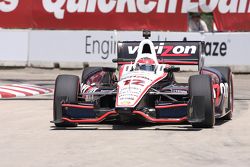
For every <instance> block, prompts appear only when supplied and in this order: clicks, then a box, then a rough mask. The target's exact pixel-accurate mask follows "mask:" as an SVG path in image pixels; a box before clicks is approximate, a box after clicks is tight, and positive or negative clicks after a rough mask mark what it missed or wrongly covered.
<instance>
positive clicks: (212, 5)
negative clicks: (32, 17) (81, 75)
mask: <svg viewBox="0 0 250 167" xmlns="http://www.w3.org/2000/svg"><path fill="white" fill-rule="evenodd" d="M1 1H6V2H12V1H13V2H15V1H18V0H0V4H1ZM197 1H198V0H197ZM42 3H43V6H44V9H45V10H46V11H47V12H49V13H53V14H54V16H55V18H57V19H63V18H64V15H65V12H68V13H94V12H97V11H100V12H102V13H104V14H105V13H110V12H115V13H125V12H128V13H176V12H177V10H178V9H177V4H178V3H181V9H180V11H181V13H187V12H198V11H202V12H213V11H214V10H215V9H216V8H218V11H219V12H220V13H222V14H225V13H250V4H249V2H248V0H230V1H229V0H199V1H198V2H193V0H183V1H178V0H158V1H156V0H42ZM0 9H1V6H0ZM178 11H179V10H178Z"/></svg>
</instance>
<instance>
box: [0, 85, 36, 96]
mask: <svg viewBox="0 0 250 167" xmlns="http://www.w3.org/2000/svg"><path fill="white" fill-rule="evenodd" d="M0 88H6V89H11V90H17V91H21V92H24V93H25V92H27V93H30V94H33V95H39V94H40V93H39V92H37V91H33V90H29V89H25V88H19V87H14V86H0Z"/></svg>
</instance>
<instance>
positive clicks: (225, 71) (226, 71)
mask: <svg viewBox="0 0 250 167" xmlns="http://www.w3.org/2000/svg"><path fill="white" fill-rule="evenodd" d="M212 68H214V69H216V70H218V71H219V72H220V73H221V74H222V75H223V77H224V80H225V82H227V83H228V105H227V106H228V108H226V112H228V113H227V114H226V115H225V116H224V117H222V118H221V119H223V120H231V119H232V117H233V107H234V94H233V74H232V71H231V68H230V67H222V66H221V67H212Z"/></svg>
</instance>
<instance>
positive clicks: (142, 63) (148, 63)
mask: <svg viewBox="0 0 250 167" xmlns="http://www.w3.org/2000/svg"><path fill="white" fill-rule="evenodd" d="M137 68H138V69H139V70H142V71H154V70H155V62H154V60H152V59H150V58H142V59H140V60H138V62H137Z"/></svg>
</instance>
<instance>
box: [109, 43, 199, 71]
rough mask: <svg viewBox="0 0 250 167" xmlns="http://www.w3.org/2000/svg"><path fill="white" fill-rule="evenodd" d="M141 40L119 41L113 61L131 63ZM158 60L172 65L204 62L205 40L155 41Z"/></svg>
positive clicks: (120, 63)
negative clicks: (115, 57)
mask: <svg viewBox="0 0 250 167" xmlns="http://www.w3.org/2000/svg"><path fill="white" fill-rule="evenodd" d="M139 44H140V41H125V42H118V55H117V59H114V60H113V62H116V63H118V65H122V64H130V63H131V62H134V61H135V59H136V57H137V51H138V48H139ZM153 44H154V46H155V51H156V55H157V59H158V62H159V63H161V64H172V65H198V66H199V68H200V67H202V66H203V64H204V58H203V56H202V55H203V45H204V44H203V42H201V41H153Z"/></svg>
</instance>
